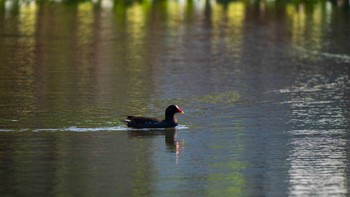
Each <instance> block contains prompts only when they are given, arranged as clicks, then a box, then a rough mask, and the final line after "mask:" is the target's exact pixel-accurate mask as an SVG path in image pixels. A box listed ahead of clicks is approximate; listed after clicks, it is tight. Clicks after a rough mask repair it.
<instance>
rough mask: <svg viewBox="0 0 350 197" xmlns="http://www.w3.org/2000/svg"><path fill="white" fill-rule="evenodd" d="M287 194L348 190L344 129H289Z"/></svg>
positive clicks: (318, 194)
mask: <svg viewBox="0 0 350 197" xmlns="http://www.w3.org/2000/svg"><path fill="white" fill-rule="evenodd" d="M290 134H291V135H293V136H294V139H293V141H292V142H291V145H292V146H293V149H292V150H291V155H290V157H289V158H288V160H289V162H290V165H291V166H290V169H289V175H290V180H289V181H290V183H291V187H290V188H289V190H290V194H291V195H297V196H300V195H302V196H303V195H308V196H309V195H317V196H323V195H325V196H329V195H334V194H337V195H339V194H342V195H344V194H346V193H348V187H347V177H346V173H347V172H346V168H347V164H346V163H347V156H346V152H347V151H346V144H347V142H346V140H344V139H343V137H342V136H344V135H346V131H345V130H334V131H332V130H324V131H322V130H299V131H290Z"/></svg>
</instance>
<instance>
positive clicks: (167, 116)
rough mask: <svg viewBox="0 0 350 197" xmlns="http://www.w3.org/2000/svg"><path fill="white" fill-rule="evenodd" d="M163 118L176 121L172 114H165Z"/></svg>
mask: <svg viewBox="0 0 350 197" xmlns="http://www.w3.org/2000/svg"><path fill="white" fill-rule="evenodd" d="M165 120H167V121H174V122H176V118H175V116H174V114H165Z"/></svg>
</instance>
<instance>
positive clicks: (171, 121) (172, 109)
mask: <svg viewBox="0 0 350 197" xmlns="http://www.w3.org/2000/svg"><path fill="white" fill-rule="evenodd" d="M176 113H181V114H183V113H184V112H183V111H182V109H180V108H179V107H178V106H177V105H169V106H168V107H167V108H166V110H165V119H164V120H162V121H160V120H159V119H157V118H148V117H142V116H127V118H126V119H125V122H126V123H127V126H128V127H132V128H138V129H142V128H171V127H176V126H177V124H178V123H177V120H176V117H175V114H176Z"/></svg>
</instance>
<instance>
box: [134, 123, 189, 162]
mask: <svg viewBox="0 0 350 197" xmlns="http://www.w3.org/2000/svg"><path fill="white" fill-rule="evenodd" d="M177 133H178V130H177V128H168V129H147V130H144V129H142V130H131V131H130V132H129V136H131V137H152V136H158V135H164V139H165V144H166V150H167V151H168V152H171V153H175V154H176V157H177V158H176V160H177V162H178V156H179V154H180V152H181V150H182V148H183V144H184V141H183V140H181V141H177V140H176V137H177Z"/></svg>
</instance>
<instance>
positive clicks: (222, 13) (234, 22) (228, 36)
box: [212, 1, 245, 60]
mask: <svg viewBox="0 0 350 197" xmlns="http://www.w3.org/2000/svg"><path fill="white" fill-rule="evenodd" d="M212 11H213V14H212V25H213V35H212V41H213V43H220V42H221V40H222V39H223V38H224V47H225V48H227V49H228V52H229V54H230V55H231V56H232V57H234V60H239V58H240V57H241V55H242V54H241V49H242V44H243V23H244V21H245V4H244V3H243V2H240V1H238V2H233V3H230V4H229V5H228V6H227V7H224V6H221V5H218V4H215V5H214V6H213V8H212ZM218 46H220V47H218ZM212 47H213V48H212V52H213V53H214V54H220V53H221V50H222V47H223V46H222V45H215V44H214V45H212Z"/></svg>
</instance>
